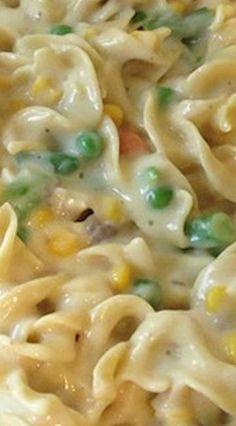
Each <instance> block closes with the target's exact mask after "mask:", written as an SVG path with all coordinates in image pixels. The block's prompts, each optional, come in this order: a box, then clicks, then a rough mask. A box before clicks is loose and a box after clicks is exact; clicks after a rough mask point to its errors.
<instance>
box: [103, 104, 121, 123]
mask: <svg viewBox="0 0 236 426" xmlns="http://www.w3.org/2000/svg"><path fill="white" fill-rule="evenodd" d="M104 112H105V113H106V114H107V115H109V117H110V118H111V119H112V120H113V121H114V123H115V125H116V126H117V127H120V126H121V125H122V123H123V121H124V112H123V111H122V109H121V108H120V107H119V106H118V105H115V104H105V105H104Z"/></svg>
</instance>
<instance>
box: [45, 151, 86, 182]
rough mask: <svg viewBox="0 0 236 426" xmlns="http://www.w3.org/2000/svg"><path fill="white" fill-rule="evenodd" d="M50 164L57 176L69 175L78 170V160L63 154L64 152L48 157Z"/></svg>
mask: <svg viewBox="0 0 236 426" xmlns="http://www.w3.org/2000/svg"><path fill="white" fill-rule="evenodd" d="M49 159H50V163H51V164H52V165H53V167H54V170H55V172H56V173H57V174H59V175H64V176H66V175H70V174H72V173H74V172H75V171H76V170H78V168H79V160H78V158H76V157H74V156H72V155H68V154H65V153H64V152H55V153H52V154H51V155H50V156H49Z"/></svg>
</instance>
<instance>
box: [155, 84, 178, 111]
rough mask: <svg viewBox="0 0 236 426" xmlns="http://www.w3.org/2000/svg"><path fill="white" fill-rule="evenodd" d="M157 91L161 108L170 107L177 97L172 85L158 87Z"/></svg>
mask: <svg viewBox="0 0 236 426" xmlns="http://www.w3.org/2000/svg"><path fill="white" fill-rule="evenodd" d="M156 92H157V101H158V105H159V107H160V109H162V110H163V109H166V108H168V106H169V105H170V104H171V102H172V101H173V99H174V97H175V91H174V90H173V89H171V88H170V87H158V88H157V91H156Z"/></svg>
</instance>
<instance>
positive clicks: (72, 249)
mask: <svg viewBox="0 0 236 426" xmlns="http://www.w3.org/2000/svg"><path fill="white" fill-rule="evenodd" d="M48 249H49V251H50V252H51V253H52V254H54V255H56V256H60V257H68V256H73V255H74V254H75V253H76V252H77V251H78V250H79V240H78V237H77V235H75V234H72V233H71V232H69V231H67V229H57V230H55V231H54V232H52V234H51V235H50V237H49V238H48Z"/></svg>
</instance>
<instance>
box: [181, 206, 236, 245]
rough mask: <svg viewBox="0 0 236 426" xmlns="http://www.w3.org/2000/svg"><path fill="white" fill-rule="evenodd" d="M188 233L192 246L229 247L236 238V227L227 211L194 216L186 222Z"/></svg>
mask: <svg viewBox="0 0 236 426" xmlns="http://www.w3.org/2000/svg"><path fill="white" fill-rule="evenodd" d="M185 232H186V235H187V236H188V238H189V243H190V245H191V247H196V248H204V249H210V248H216V249H221V248H225V247H227V246H228V245H229V244H231V243H232V242H233V241H234V240H235V239H236V228H235V225H234V223H233V222H232V220H231V219H230V217H229V216H228V215H227V214H225V213H210V214H205V215H202V216H200V217H198V218H194V219H192V220H190V221H188V222H187V223H186V227H185Z"/></svg>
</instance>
